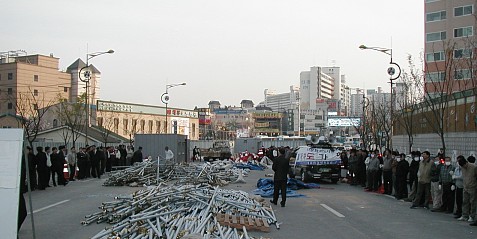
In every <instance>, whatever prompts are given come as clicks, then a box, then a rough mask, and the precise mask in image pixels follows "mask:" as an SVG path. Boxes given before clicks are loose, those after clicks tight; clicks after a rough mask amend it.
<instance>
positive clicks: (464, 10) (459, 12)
mask: <svg viewBox="0 0 477 239" xmlns="http://www.w3.org/2000/svg"><path fill="white" fill-rule="evenodd" d="M472 12H473V7H472V5H468V6H462V7H456V8H454V16H455V17H461V16H467V15H471V14H472Z"/></svg>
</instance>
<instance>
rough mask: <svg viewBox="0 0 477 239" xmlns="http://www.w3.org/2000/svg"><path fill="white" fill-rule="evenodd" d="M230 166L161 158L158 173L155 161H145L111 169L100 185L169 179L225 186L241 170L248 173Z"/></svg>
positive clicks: (238, 174)
mask: <svg viewBox="0 0 477 239" xmlns="http://www.w3.org/2000/svg"><path fill="white" fill-rule="evenodd" d="M232 166H233V165H232V164H229V163H224V162H214V163H202V164H177V163H168V162H161V163H160V165H159V177H158V175H157V171H158V167H157V161H146V162H141V163H137V164H135V165H133V166H131V167H129V168H126V169H123V170H118V171H113V172H110V173H109V177H108V178H107V179H106V181H105V182H104V183H103V186H133V187H137V186H143V185H146V186H149V185H157V184H158V183H160V182H167V181H170V180H179V181H183V182H187V183H193V184H201V183H208V184H211V185H219V186H224V185H227V184H228V183H230V182H234V181H235V180H237V178H238V177H239V176H240V174H245V175H247V174H248V172H249V170H242V169H237V168H233V167H232Z"/></svg>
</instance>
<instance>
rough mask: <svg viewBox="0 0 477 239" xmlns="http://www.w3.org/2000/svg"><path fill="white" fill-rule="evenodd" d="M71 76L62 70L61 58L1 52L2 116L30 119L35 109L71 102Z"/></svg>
mask: <svg viewBox="0 0 477 239" xmlns="http://www.w3.org/2000/svg"><path fill="white" fill-rule="evenodd" d="M70 82H71V79H70V74H68V73H66V72H62V71H60V70H59V58H56V57H53V55H50V56H43V55H27V54H26V53H25V52H22V51H9V52H2V53H0V114H6V113H9V114H13V115H20V116H22V117H25V118H28V117H31V116H35V115H36V113H37V112H36V110H38V109H41V108H45V107H47V106H50V105H53V104H55V103H56V102H58V101H59V99H60V98H63V99H69V92H70V89H71V83H70Z"/></svg>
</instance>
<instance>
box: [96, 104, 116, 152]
mask: <svg viewBox="0 0 477 239" xmlns="http://www.w3.org/2000/svg"><path fill="white" fill-rule="evenodd" d="M97 114H98V117H97V122H98V129H99V132H100V133H101V139H102V140H103V143H104V146H105V147H106V146H107V144H108V143H110V142H108V139H109V136H110V135H111V133H112V132H113V131H114V127H115V124H116V123H119V122H115V121H116V120H118V121H119V119H118V115H119V114H118V113H117V112H115V111H103V110H101V111H97Z"/></svg>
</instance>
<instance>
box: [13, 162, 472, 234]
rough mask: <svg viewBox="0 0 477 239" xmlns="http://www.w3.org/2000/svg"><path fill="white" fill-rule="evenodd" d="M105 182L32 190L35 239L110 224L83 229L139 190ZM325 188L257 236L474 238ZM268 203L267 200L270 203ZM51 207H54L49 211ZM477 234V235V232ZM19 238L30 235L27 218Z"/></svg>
mask: <svg viewBox="0 0 477 239" xmlns="http://www.w3.org/2000/svg"><path fill="white" fill-rule="evenodd" d="M266 173H269V171H252V172H251V174H250V175H249V176H247V177H246V178H245V179H246V181H247V183H246V184H233V185H229V186H227V187H226V188H234V189H239V190H243V191H247V192H249V191H251V190H253V189H255V185H256V182H257V179H258V178H260V177H264V176H265V174H266ZM103 180H104V179H101V180H98V179H92V180H89V181H83V182H71V183H70V184H69V185H67V186H66V187H56V188H48V189H47V190H46V191H38V192H37V191H35V192H33V201H34V210H38V212H37V213H35V214H34V215H35V226H36V232H37V238H39V239H43V238H89V237H91V236H92V235H95V234H96V233H97V232H99V231H100V230H101V229H103V228H104V227H106V226H108V225H107V224H100V225H96V224H92V225H89V226H81V225H80V221H81V220H82V218H83V217H84V215H86V214H88V213H92V212H96V211H97V210H98V209H97V207H98V206H99V205H100V204H101V202H103V201H110V200H113V198H114V197H115V196H117V195H126V194H129V193H131V192H133V191H135V190H137V188H129V187H102V186H101V184H102V181H103ZM321 186H322V188H321V189H308V190H300V191H299V193H301V194H304V195H306V197H303V198H289V199H288V201H287V205H286V207H285V208H281V207H279V206H278V207H277V206H273V207H274V209H275V213H276V216H277V218H278V220H279V222H282V224H281V229H280V230H277V229H275V228H272V230H271V232H270V233H256V232H254V233H253V235H255V236H263V237H269V238H276V239H280V238H286V239H290V238H332V239H341V238H358V239H359V238H419V239H425V238H446V239H450V238H459V239H463V238H475V237H476V234H477V228H476V227H471V226H468V223H467V222H465V223H464V222H458V221H456V220H455V219H454V218H453V217H452V215H449V214H442V213H433V212H430V211H429V210H426V209H409V206H410V204H409V203H406V202H402V201H397V200H395V199H393V198H390V197H387V196H384V195H381V194H376V193H368V192H364V191H363V190H362V188H360V187H353V186H349V185H347V184H337V185H335V184H326V183H322V184H321ZM267 201H268V199H267ZM48 206H51V207H48ZM474 233H475V234H474ZM19 238H20V239H26V238H32V237H31V224H30V220H29V217H28V218H27V220H26V221H25V223H24V224H23V226H22V229H21V230H20V234H19Z"/></svg>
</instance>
